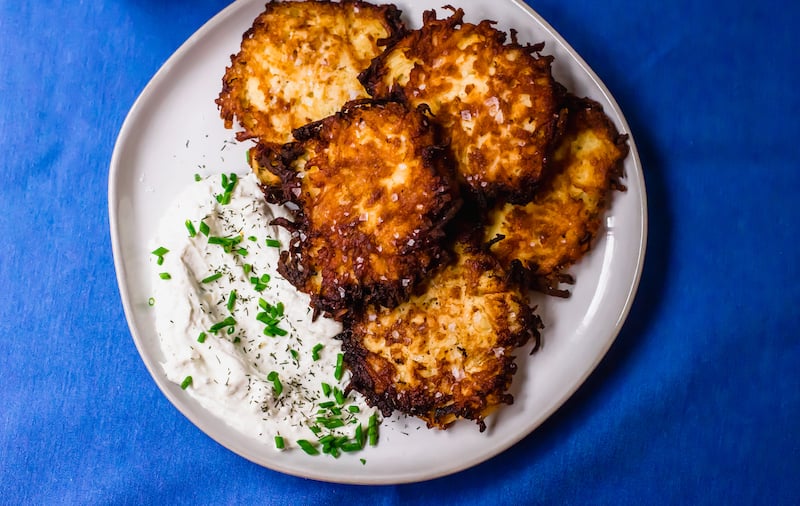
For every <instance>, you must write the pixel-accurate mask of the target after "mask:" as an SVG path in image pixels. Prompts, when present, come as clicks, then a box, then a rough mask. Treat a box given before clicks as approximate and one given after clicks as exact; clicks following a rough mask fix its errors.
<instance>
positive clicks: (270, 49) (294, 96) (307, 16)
mask: <svg viewBox="0 0 800 506" xmlns="http://www.w3.org/2000/svg"><path fill="white" fill-rule="evenodd" d="M403 31H404V28H403V24H402V22H401V21H400V11H398V10H397V8H396V7H395V6H394V5H381V6H377V5H372V4H369V3H366V2H361V1H355V0H344V1H342V2H341V3H336V2H329V1H324V0H310V1H305V2H276V1H272V2H269V3H267V5H266V9H265V11H264V12H263V13H262V14H260V15H259V16H258V17H257V18H256V19H255V21H254V22H253V26H252V27H251V28H250V29H249V30H247V31H246V32H245V33H244V36H243V38H242V44H241V49H240V51H239V53H237V54H235V55H232V56H231V65H230V67H228V68H227V69H226V72H225V76H224V77H223V78H222V92H221V93H220V95H219V98H218V99H217V100H216V103H217V105H218V106H219V109H220V116H222V119H223V120H224V121H225V126H226V127H227V128H232V127H233V122H234V119H236V120H237V122H238V123H239V125H240V126H241V128H242V131H240V132H237V134H236V137H237V138H238V139H239V140H244V139H249V138H258V139H259V140H261V141H263V142H274V143H284V142H288V141H290V140H291V131H292V130H293V129H295V128H298V127H300V126H302V125H305V124H306V123H309V122H311V121H316V120H319V119H322V118H324V117H327V116H329V115H331V114H333V113H334V112H336V111H338V110H339V108H340V107H341V106H342V105H343V104H344V103H345V102H346V101H348V100H353V99H357V98H365V97H366V96H367V94H366V92H365V90H364V88H363V87H362V86H361V84H360V83H359V82H358V78H357V77H358V73H359V72H361V71H362V70H363V69H364V68H366V67H367V65H369V62H370V60H372V58H373V57H375V56H376V55H378V53H380V51H381V49H380V48H379V46H378V41H380V40H382V39H387V38H388V39H391V38H393V37H396V36H398V35H400V34H401V33H403Z"/></svg>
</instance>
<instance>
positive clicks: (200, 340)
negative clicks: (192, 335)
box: [197, 332, 206, 343]
mask: <svg viewBox="0 0 800 506" xmlns="http://www.w3.org/2000/svg"><path fill="white" fill-rule="evenodd" d="M197 342H198V343H204V342H206V333H205V332H200V335H199V336H197Z"/></svg>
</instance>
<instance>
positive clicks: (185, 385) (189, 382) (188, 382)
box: [181, 376, 192, 390]
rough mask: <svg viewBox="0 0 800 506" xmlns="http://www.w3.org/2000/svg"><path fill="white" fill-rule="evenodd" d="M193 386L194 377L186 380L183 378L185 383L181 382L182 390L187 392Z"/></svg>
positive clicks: (187, 377) (188, 377)
mask: <svg viewBox="0 0 800 506" xmlns="http://www.w3.org/2000/svg"><path fill="white" fill-rule="evenodd" d="M191 384H192V377H191V376H186V377H185V378H183V381H182V382H181V389H183V390H186V389H187V388H188V387H189V385H191Z"/></svg>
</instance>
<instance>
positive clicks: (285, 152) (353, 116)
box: [257, 100, 460, 319]
mask: <svg viewBox="0 0 800 506" xmlns="http://www.w3.org/2000/svg"><path fill="white" fill-rule="evenodd" d="M294 135H295V137H296V138H297V142H295V143H290V144H286V145H284V146H283V147H282V148H280V150H279V151H275V149H274V148H270V147H269V146H266V147H264V148H263V151H261V152H260V154H258V155H257V158H258V160H257V164H258V166H260V167H267V168H268V170H270V171H271V172H272V173H273V174H275V175H277V176H278V177H279V178H280V179H281V181H282V195H278V194H277V192H276V191H275V189H274V187H271V189H268V190H267V191H265V194H266V196H267V198H268V199H270V200H271V201H272V202H276V201H277V199H278V198H280V200H282V201H291V202H293V203H294V204H295V205H296V206H297V207H298V208H299V209H298V210H297V211H296V215H295V221H294V222H293V223H290V222H288V221H286V220H276V222H277V223H278V224H280V225H283V226H285V227H287V228H288V229H290V230H292V231H293V232H294V234H293V238H292V241H291V243H290V245H289V250H288V251H285V252H283V254H282V255H281V261H280V265H279V267H278V271H279V272H280V273H281V274H282V275H283V276H284V277H285V278H286V279H287V280H289V281H290V282H291V283H292V284H293V285H294V286H295V287H297V288H298V289H299V290H301V291H303V292H305V293H308V294H310V295H311V304H312V306H313V307H314V308H315V310H316V311H317V312H320V311H322V312H326V313H329V314H330V315H332V316H333V317H334V318H337V319H341V318H342V317H343V316H344V315H345V314H346V313H347V311H349V310H350V309H352V308H353V307H358V306H359V305H361V304H367V303H375V304H384V305H388V306H391V305H395V304H397V303H399V302H400V301H402V300H404V299H406V298H407V297H408V295H409V293H410V292H411V290H412V288H413V287H414V285H416V284H417V282H418V281H419V280H421V279H423V278H424V277H425V276H426V275H427V273H428V271H429V269H431V268H433V267H435V266H436V265H437V264H438V263H439V262H440V261H441V260H442V255H443V253H444V250H443V249H442V248H441V246H440V243H441V240H442V238H443V236H444V232H443V227H444V225H445V223H446V222H447V221H448V220H449V219H450V217H451V216H452V215H453V214H454V213H455V212H456V210H457V209H458V206H459V204H460V200H459V198H458V195H457V192H456V185H455V184H451V175H452V174H451V171H452V166H451V164H450V163H449V159H448V158H447V156H446V154H447V150H446V149H443V148H442V147H440V145H439V143H438V140H437V138H436V135H435V132H434V129H433V127H432V126H431V124H430V123H429V122H428V120H427V118H426V117H425V116H424V115H423V114H422V113H421V112H418V111H410V110H408V109H407V108H406V107H405V106H404V105H403V104H400V103H398V102H375V101H367V100H365V101H357V102H350V103H348V104H346V105H345V107H344V108H343V109H342V111H341V112H339V113H337V114H335V115H333V116H330V117H328V118H325V119H323V120H321V121H319V122H316V123H312V124H310V125H307V126H306V127H303V128H301V129H298V130H296V131H295V132H294Z"/></svg>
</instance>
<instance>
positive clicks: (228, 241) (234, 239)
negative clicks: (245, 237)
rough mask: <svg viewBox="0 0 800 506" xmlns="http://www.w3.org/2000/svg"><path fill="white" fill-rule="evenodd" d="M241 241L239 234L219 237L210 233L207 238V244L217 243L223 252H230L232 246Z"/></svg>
mask: <svg viewBox="0 0 800 506" xmlns="http://www.w3.org/2000/svg"><path fill="white" fill-rule="evenodd" d="M240 242H242V236H240V235H233V236H228V237H219V236H215V235H212V236H210V237H209V238H208V244H218V245H220V246H222V249H223V250H225V253H230V252H231V251H233V247H234V246H236V245H237V244H239V243H240Z"/></svg>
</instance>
